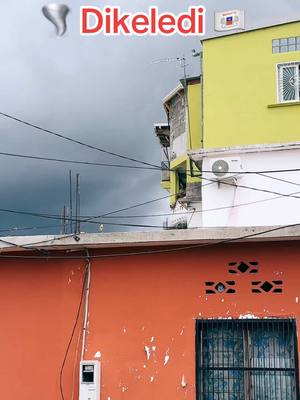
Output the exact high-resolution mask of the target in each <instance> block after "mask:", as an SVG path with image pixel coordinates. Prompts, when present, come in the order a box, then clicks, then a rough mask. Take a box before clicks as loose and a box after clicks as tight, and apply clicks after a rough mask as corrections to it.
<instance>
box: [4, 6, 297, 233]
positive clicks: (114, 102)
mask: <svg viewBox="0 0 300 400" xmlns="http://www.w3.org/2000/svg"><path fill="white" fill-rule="evenodd" d="M65 2H66V3H67V4H68V5H69V6H70V7H71V14H70V15H69V16H68V31H67V34H66V35H65V36H64V37H63V38H60V39H58V38H57V37H56V36H55V33H54V28H53V27H52V26H51V24H50V23H49V21H47V20H46V19H44V17H43V16H42V14H41V7H42V5H44V2H42V1H40V0H27V1H22V2H20V1H16V0H12V1H10V2H5V3H4V2H2V4H1V15H2V16H4V17H5V18H2V22H1V26H0V48H1V63H0V87H1V90H0V104H1V107H0V111H4V112H7V113H11V114H15V115H17V116H19V117H21V118H24V119H26V120H28V121H31V122H33V123H36V124H39V125H42V126H44V127H46V128H48V129H52V130H56V131H58V132H61V133H64V134H66V135H69V136H72V137H74V138H77V139H79V140H82V141H86V142H89V143H91V144H94V145H96V146H100V147H103V148H106V149H109V150H112V151H115V152H120V153H123V154H127V155H129V156H133V157H135V158H139V159H143V160H145V161H148V162H151V163H155V164H159V163H160V150H159V147H158V144H157V142H156V140H155V138H154V135H153V132H152V125H153V123H154V122H160V121H164V120H165V115H164V113H163V109H162V106H161V100H162V98H163V97H164V96H165V95H166V94H167V93H168V92H169V91H170V90H171V89H172V88H173V87H174V86H176V85H177V83H178V79H179V78H180V77H181V76H182V70H181V69H180V68H179V66H178V65H177V64H176V63H159V64H153V60H156V59H161V58H169V57H178V56H179V57H180V56H182V55H183V54H185V55H187V56H188V64H189V67H188V72H189V74H197V73H198V70H199V65H198V62H199V61H198V59H193V58H191V57H190V55H191V50H192V49H193V48H199V42H198V39H197V38H182V37H179V36H174V37H170V38H165V37H152V38H151V37H143V38H134V37H132V38H126V37H118V38H112V37H111V38H108V37H103V36H96V37H92V38H86V37H85V38H83V37H80V35H79V7H80V5H83V2H80V1H77V0H75V1H74V0H73V1H72V2H71V1H67V0H66V1H65ZM109 3H110V4H118V5H120V6H121V8H124V10H129V11H139V10H141V11H146V10H147V8H148V6H149V5H151V4H153V3H152V2H151V3H150V2H148V1H124V0H122V1H119V2H116V1H113V2H109ZM200 3H201V2H200ZM203 3H204V5H205V6H206V7H207V10H208V18H207V20H208V32H211V31H212V21H213V12H214V10H224V9H233V8H242V9H245V10H246V15H247V26H248V27H253V26H260V25H262V24H265V23H276V22H281V21H284V20H287V19H296V18H297V16H299V15H300V4H299V3H298V2H296V1H293V0H277V1H275V2H274V1H271V0H267V1H264V2H261V1H258V0H255V1H253V0H251V1H250V0H248V1H246V0H245V1H240V0H228V1H226V2H225V1H208V0H206V1H203ZM84 4H92V5H97V6H100V7H101V6H103V3H102V2H98V1H90V2H87V1H85V2H84ZM156 4H157V5H158V6H159V8H160V9H161V10H162V11H173V12H175V13H178V12H182V11H184V10H186V9H187V7H188V6H189V5H195V4H199V2H198V1H189V2H188V1H183V0H181V1H180V2H179V1H177V2H174V0H164V1H163V0H159V1H157V2H156ZM0 132H1V139H2V140H1V151H7V152H16V153H17V152H20V153H25V154H34V155H43V156H49V157H62V158H73V159H78V160H87V161H92V162H117V163H123V161H122V160H119V159H115V158H114V159H113V158H111V157H107V156H105V155H104V154H101V153H100V152H97V151H91V150H88V149H85V148H83V147H80V146H78V145H75V144H71V143H67V142H64V141H61V140H59V139H58V138H54V137H51V136H50V135H47V134H41V133H38V132H37V131H34V130H33V129H32V128H28V127H24V126H21V125H19V124H17V123H15V122H13V121H8V120H5V119H3V118H0ZM68 169H69V166H68V165H65V164H58V165H56V164H53V163H50V162H47V163H46V162H45V163H43V162H37V161H29V160H28V161H27V160H15V159H11V158H5V157H1V158H0V179H1V183H2V185H1V186H2V190H1V197H0V199H1V201H0V208H14V209H20V210H28V211H38V212H46V213H59V212H60V210H61V208H62V206H63V204H65V203H67V201H68V185H67V182H68ZM72 169H73V171H74V174H75V173H76V172H80V174H81V182H82V183H81V194H82V213H83V214H101V213H105V212H108V211H111V210H113V209H118V208H122V207H126V206H127V205H133V204H135V203H138V202H143V201H147V200H151V199H154V198H158V197H161V196H164V195H166V192H164V191H163V190H161V188H160V175H159V173H158V172H152V171H150V172H149V171H136V170H125V169H124V170H118V169H113V168H100V167H85V166H73V167H72ZM161 211H165V212H168V208H167V201H161V202H157V203H154V204H152V205H149V206H147V207H143V208H141V209H135V210H133V211H132V212H133V213H134V214H139V213H156V212H161ZM0 215H1V224H0V228H4V227H8V226H21V225H41V224H46V225H49V224H53V223H54V224H55V221H54V222H53V221H51V220H50V221H48V220H45V221H44V220H41V219H37V218H29V217H24V216H13V215H11V214H4V213H1V214H0ZM121 222H123V221H121ZM132 222H141V223H147V224H148V223H149V224H157V223H160V224H161V223H162V221H161V219H154V220H150V219H146V220H134V221H132ZM84 229H85V230H87V229H94V230H96V229H98V227H97V228H96V227H93V226H92V227H89V228H86V227H85V228H84ZM109 229H110V228H109V227H107V228H106V230H109ZM114 229H116V228H114ZM122 229H123V230H124V229H126V228H122ZM128 229H129V228H128ZM46 231H47V232H48V231H49V232H54V231H53V230H45V232H46Z"/></svg>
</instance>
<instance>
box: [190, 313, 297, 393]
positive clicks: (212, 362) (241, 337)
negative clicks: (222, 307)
mask: <svg viewBox="0 0 300 400" xmlns="http://www.w3.org/2000/svg"><path fill="white" fill-rule="evenodd" d="M196 359H197V368H196V373H197V400H299V376H298V351H297V333H296V322H295V320H293V319H240V320H229V319H226V320H223V319H218V320H213V319H211V320H198V321H196Z"/></svg>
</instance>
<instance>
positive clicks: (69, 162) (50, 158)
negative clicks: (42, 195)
mask: <svg viewBox="0 0 300 400" xmlns="http://www.w3.org/2000/svg"><path fill="white" fill-rule="evenodd" d="M0 155H1V156H6V157H15V158H26V159H31V160H40V161H54V162H59V163H65V164H79V165H92V166H97V167H112V168H129V169H141V170H153V171H159V169H158V168H157V167H138V166H136V165H121V164H109V163H97V162H91V161H77V160H69V159H63V158H53V157H41V156H33V155H27V154H19V153H7V152H0Z"/></svg>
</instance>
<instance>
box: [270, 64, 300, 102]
mask: <svg viewBox="0 0 300 400" xmlns="http://www.w3.org/2000/svg"><path fill="white" fill-rule="evenodd" d="M284 67H298V77H297V83H296V96H295V99H294V100H284V99H283V94H282V91H281V90H280V85H281V82H282V71H283V68H284ZM276 73H277V101H278V103H295V102H300V61H289V62H285V63H279V64H277V68H276Z"/></svg>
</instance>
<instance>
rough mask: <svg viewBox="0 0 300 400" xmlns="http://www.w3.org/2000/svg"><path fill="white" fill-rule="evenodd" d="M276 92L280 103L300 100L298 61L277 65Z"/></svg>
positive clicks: (299, 63)
mask: <svg viewBox="0 0 300 400" xmlns="http://www.w3.org/2000/svg"><path fill="white" fill-rule="evenodd" d="M278 93H279V101H280V102H281V103H285V102H290V101H300V62H293V63H287V64H280V65H278Z"/></svg>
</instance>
